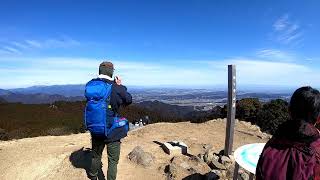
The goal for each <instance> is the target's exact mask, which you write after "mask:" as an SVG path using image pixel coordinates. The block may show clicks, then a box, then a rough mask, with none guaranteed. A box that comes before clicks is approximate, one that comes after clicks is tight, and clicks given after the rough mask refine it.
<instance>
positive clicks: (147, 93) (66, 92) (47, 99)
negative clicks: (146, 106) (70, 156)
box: [0, 84, 292, 106]
mask: <svg viewBox="0 0 320 180" xmlns="http://www.w3.org/2000/svg"><path fill="white" fill-rule="evenodd" d="M84 91H85V85H84V84H77V85H53V86H32V87H28V88H17V89H6V90H5V89H0V98H2V99H4V100H5V101H7V102H21V103H25V104H41V103H52V102H54V101H79V100H84ZM128 91H129V92H130V93H131V94H132V96H133V99H134V101H135V102H136V103H139V102H144V101H156V100H157V101H158V102H159V101H161V102H164V103H167V104H171V105H182V106H212V105H211V104H212V103H216V105H223V104H225V103H226V102H227V92H226V91H223V90H214V89H192V88H185V89H181V88H165V87H164V88H160V87H157V88H151V87H138V86H129V87H128ZM291 93H292V92H282V93H279V92H276V91H275V92H268V91H266V92H262V91H257V92H256V91H242V90H238V93H237V99H243V98H259V99H260V100H261V101H264V102H267V101H269V100H271V99H277V98H280V99H285V100H288V99H289V98H290V96H291ZM158 105H161V104H158ZM150 106H151V105H150Z"/></svg>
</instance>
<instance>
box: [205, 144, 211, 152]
mask: <svg viewBox="0 0 320 180" xmlns="http://www.w3.org/2000/svg"><path fill="white" fill-rule="evenodd" d="M202 148H203V149H204V150H205V151H208V150H210V149H212V148H213V146H212V145H211V144H203V145H202Z"/></svg>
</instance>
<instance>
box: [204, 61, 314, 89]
mask: <svg viewBox="0 0 320 180" xmlns="http://www.w3.org/2000/svg"><path fill="white" fill-rule="evenodd" d="M207 63H208V64H209V65H211V67H212V68H216V67H217V66H222V65H223V66H224V67H226V65H227V64H235V65H236V68H237V74H238V75H237V77H238V82H239V83H240V84H261V85H283V86H301V85H306V84H309V85H313V86H317V85H318V84H319V83H320V80H319V79H318V78H317V77H319V76H320V73H319V70H318V69H316V68H311V67H309V66H306V65H302V64H297V63H294V62H276V61H273V62H272V61H265V60H259V59H249V58H234V59H229V60H222V61H220V62H218V63H216V62H207Z"/></svg>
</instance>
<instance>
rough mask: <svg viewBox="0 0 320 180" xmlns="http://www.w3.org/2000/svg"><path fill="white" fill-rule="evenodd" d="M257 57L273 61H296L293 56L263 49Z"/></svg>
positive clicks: (279, 51)
mask: <svg viewBox="0 0 320 180" xmlns="http://www.w3.org/2000/svg"><path fill="white" fill-rule="evenodd" d="M257 56H258V57H259V58H263V59H267V60H271V61H279V60H281V61H293V60H295V59H296V58H295V56H294V55H293V54H291V53H288V52H285V51H281V50H277V49H261V50H259V51H258V52H257Z"/></svg>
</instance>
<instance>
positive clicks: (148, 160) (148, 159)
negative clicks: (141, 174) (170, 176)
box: [128, 146, 155, 168]
mask: <svg viewBox="0 0 320 180" xmlns="http://www.w3.org/2000/svg"><path fill="white" fill-rule="evenodd" d="M128 158H129V160H130V161H132V162H134V163H136V164H138V165H141V166H143V167H145V168H146V167H150V166H151V165H152V164H153V163H154V159H155V158H154V156H153V155H152V154H151V153H148V152H144V151H143V149H142V148H141V147H140V146H136V147H135V148H134V149H133V150H132V151H131V152H130V153H129V155H128Z"/></svg>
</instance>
